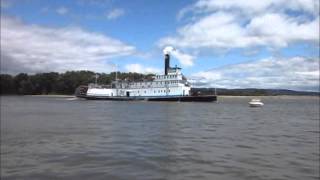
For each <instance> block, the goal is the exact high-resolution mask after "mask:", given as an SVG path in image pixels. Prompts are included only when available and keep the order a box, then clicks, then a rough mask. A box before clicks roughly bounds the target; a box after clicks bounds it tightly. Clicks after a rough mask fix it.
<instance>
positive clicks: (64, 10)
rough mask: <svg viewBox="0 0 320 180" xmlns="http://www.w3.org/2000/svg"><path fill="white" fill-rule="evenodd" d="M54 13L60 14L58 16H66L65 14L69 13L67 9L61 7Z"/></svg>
mask: <svg viewBox="0 0 320 180" xmlns="http://www.w3.org/2000/svg"><path fill="white" fill-rule="evenodd" d="M56 12H57V13H58V14H60V15H65V14H67V13H68V12H69V9H68V8H66V7H63V6H62V7H59V8H58V9H57V10H56Z"/></svg>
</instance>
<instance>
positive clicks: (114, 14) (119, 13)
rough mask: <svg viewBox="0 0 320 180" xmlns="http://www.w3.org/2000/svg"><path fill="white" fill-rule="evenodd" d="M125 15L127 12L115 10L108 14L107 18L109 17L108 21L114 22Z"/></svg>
mask: <svg viewBox="0 0 320 180" xmlns="http://www.w3.org/2000/svg"><path fill="white" fill-rule="evenodd" d="M124 13H125V12H124V10H123V9H113V10H111V11H109V12H107V14H106V16H107V19H109V20H113V19H117V18H119V17H121V16H123V15H124Z"/></svg>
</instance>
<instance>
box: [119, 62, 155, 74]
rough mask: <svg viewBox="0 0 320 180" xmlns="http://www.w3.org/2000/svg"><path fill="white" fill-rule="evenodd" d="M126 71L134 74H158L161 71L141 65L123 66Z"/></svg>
mask: <svg viewBox="0 0 320 180" xmlns="http://www.w3.org/2000/svg"><path fill="white" fill-rule="evenodd" d="M125 69H126V71H128V72H136V73H143V74H148V73H156V74H157V73H160V72H161V70H160V69H158V68H153V67H145V66H143V65H141V64H127V65H126V66H125Z"/></svg>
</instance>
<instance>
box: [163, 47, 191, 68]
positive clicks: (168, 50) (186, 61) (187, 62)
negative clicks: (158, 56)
mask: <svg viewBox="0 0 320 180" xmlns="http://www.w3.org/2000/svg"><path fill="white" fill-rule="evenodd" d="M163 53H164V54H170V55H172V56H173V57H175V58H177V59H178V61H179V62H180V63H181V65H182V66H193V61H194V57H193V56H192V55H190V54H186V53H183V52H181V51H180V50H178V49H176V48H174V47H172V46H166V47H165V48H164V49H163Z"/></svg>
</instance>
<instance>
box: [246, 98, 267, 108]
mask: <svg viewBox="0 0 320 180" xmlns="http://www.w3.org/2000/svg"><path fill="white" fill-rule="evenodd" d="M263 105H264V104H263V102H261V100H260V99H252V100H251V101H250V102H249V106H250V107H261V106H263Z"/></svg>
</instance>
